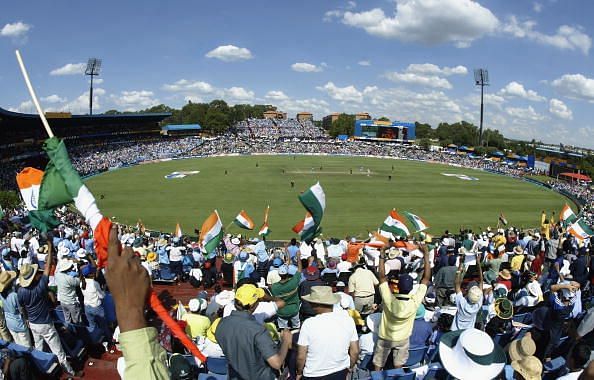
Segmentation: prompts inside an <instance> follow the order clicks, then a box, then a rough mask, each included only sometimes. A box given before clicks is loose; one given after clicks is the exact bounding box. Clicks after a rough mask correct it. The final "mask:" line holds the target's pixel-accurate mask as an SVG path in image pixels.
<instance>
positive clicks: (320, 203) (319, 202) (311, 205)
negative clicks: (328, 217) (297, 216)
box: [299, 182, 326, 242]
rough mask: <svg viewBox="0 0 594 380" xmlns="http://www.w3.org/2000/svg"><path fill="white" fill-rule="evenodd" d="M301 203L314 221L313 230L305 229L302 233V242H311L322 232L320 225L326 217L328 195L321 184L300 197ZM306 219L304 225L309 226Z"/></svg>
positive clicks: (317, 184)
mask: <svg viewBox="0 0 594 380" xmlns="http://www.w3.org/2000/svg"><path fill="white" fill-rule="evenodd" d="M299 201H300V202H301V204H302V205H303V207H305V209H306V210H307V212H308V215H310V216H311V218H312V219H313V226H312V227H311V228H305V229H304V230H303V232H302V233H301V240H304V241H306V242H309V241H311V240H313V238H314V237H315V236H316V235H317V234H319V233H320V232H321V229H320V224H321V223H322V218H323V217H324V210H325V209H326V194H325V193H324V189H322V186H321V185H320V183H319V182H318V183H316V184H315V185H313V186H312V187H310V188H309V190H307V191H305V192H304V193H302V194H300V195H299ZM307 219H308V218H307V217H306V218H305V220H304V225H307V223H306V220H307Z"/></svg>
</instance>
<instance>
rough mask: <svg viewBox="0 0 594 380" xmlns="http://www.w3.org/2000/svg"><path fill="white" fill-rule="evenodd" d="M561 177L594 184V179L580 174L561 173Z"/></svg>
mask: <svg viewBox="0 0 594 380" xmlns="http://www.w3.org/2000/svg"><path fill="white" fill-rule="evenodd" d="M560 176H562V177H567V178H573V179H576V180H578V181H584V182H592V178H590V177H588V176H587V175H584V174H579V173H570V172H567V173H561V174H560Z"/></svg>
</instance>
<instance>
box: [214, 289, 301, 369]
mask: <svg viewBox="0 0 594 380" xmlns="http://www.w3.org/2000/svg"><path fill="white" fill-rule="evenodd" d="M263 296H264V291H263V290H262V289H259V288H257V287H256V286H254V285H252V284H246V285H243V286H241V287H240V288H238V289H237V292H236V293H235V307H236V309H237V310H235V311H233V312H231V315H230V316H228V317H227V318H223V319H222V320H221V322H220V323H219V325H218V327H217V329H216V332H215V337H216V340H217V342H218V343H219V344H220V346H221V349H222V350H223V352H224V354H225V357H227V360H228V363H229V366H228V377H229V378H230V379H263V380H266V379H275V378H277V377H278V374H277V372H276V371H278V370H280V368H281V367H282V365H283V362H284V361H285V357H286V356H287V352H288V350H289V347H290V345H291V342H292V338H293V337H292V334H291V333H290V332H289V331H288V330H286V329H285V330H283V332H282V336H281V346H280V349H279V350H278V351H277V348H276V346H275V345H274V342H273V341H272V339H271V338H270V334H269V333H268V330H266V328H265V327H264V326H262V325H261V324H260V323H258V322H256V320H255V319H254V317H253V316H252V313H253V312H254V311H255V310H256V308H257V306H258V302H259V300H260V298H262V297H263Z"/></svg>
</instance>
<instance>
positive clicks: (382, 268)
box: [377, 247, 386, 284]
mask: <svg viewBox="0 0 594 380" xmlns="http://www.w3.org/2000/svg"><path fill="white" fill-rule="evenodd" d="M377 269H378V271H379V282H380V284H383V283H384V282H386V247H384V248H382V250H381V252H380V258H379V268H377Z"/></svg>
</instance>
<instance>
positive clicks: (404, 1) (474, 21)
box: [342, 0, 499, 47]
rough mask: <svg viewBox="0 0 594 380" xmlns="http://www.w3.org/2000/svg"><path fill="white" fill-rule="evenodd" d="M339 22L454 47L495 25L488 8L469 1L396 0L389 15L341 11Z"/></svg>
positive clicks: (490, 30) (374, 11)
mask: <svg viewBox="0 0 594 380" xmlns="http://www.w3.org/2000/svg"><path fill="white" fill-rule="evenodd" d="M342 22H343V23H344V24H346V25H349V26H352V27H355V28H361V29H363V30H365V31H366V32H367V33H369V34H371V35H374V36H378V37H383V38H392V39H397V40H400V41H405V42H420V43H424V44H427V45H435V44H441V43H454V44H455V45H456V46H458V47H468V46H469V45H470V44H471V43H472V42H473V41H474V40H476V39H478V38H481V37H483V36H484V35H487V34H490V33H493V32H494V31H495V30H496V28H497V26H498V25H499V20H498V19H497V17H495V15H494V14H493V13H492V12H491V11H490V10H489V9H487V8H485V7H483V6H482V5H480V4H479V3H478V2H476V1H472V0H440V1H436V0H397V1H396V10H395V12H394V14H393V15H392V16H387V15H386V14H385V13H384V11H383V10H382V9H380V8H374V9H371V10H368V11H364V12H345V13H344V15H343V17H342Z"/></svg>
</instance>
